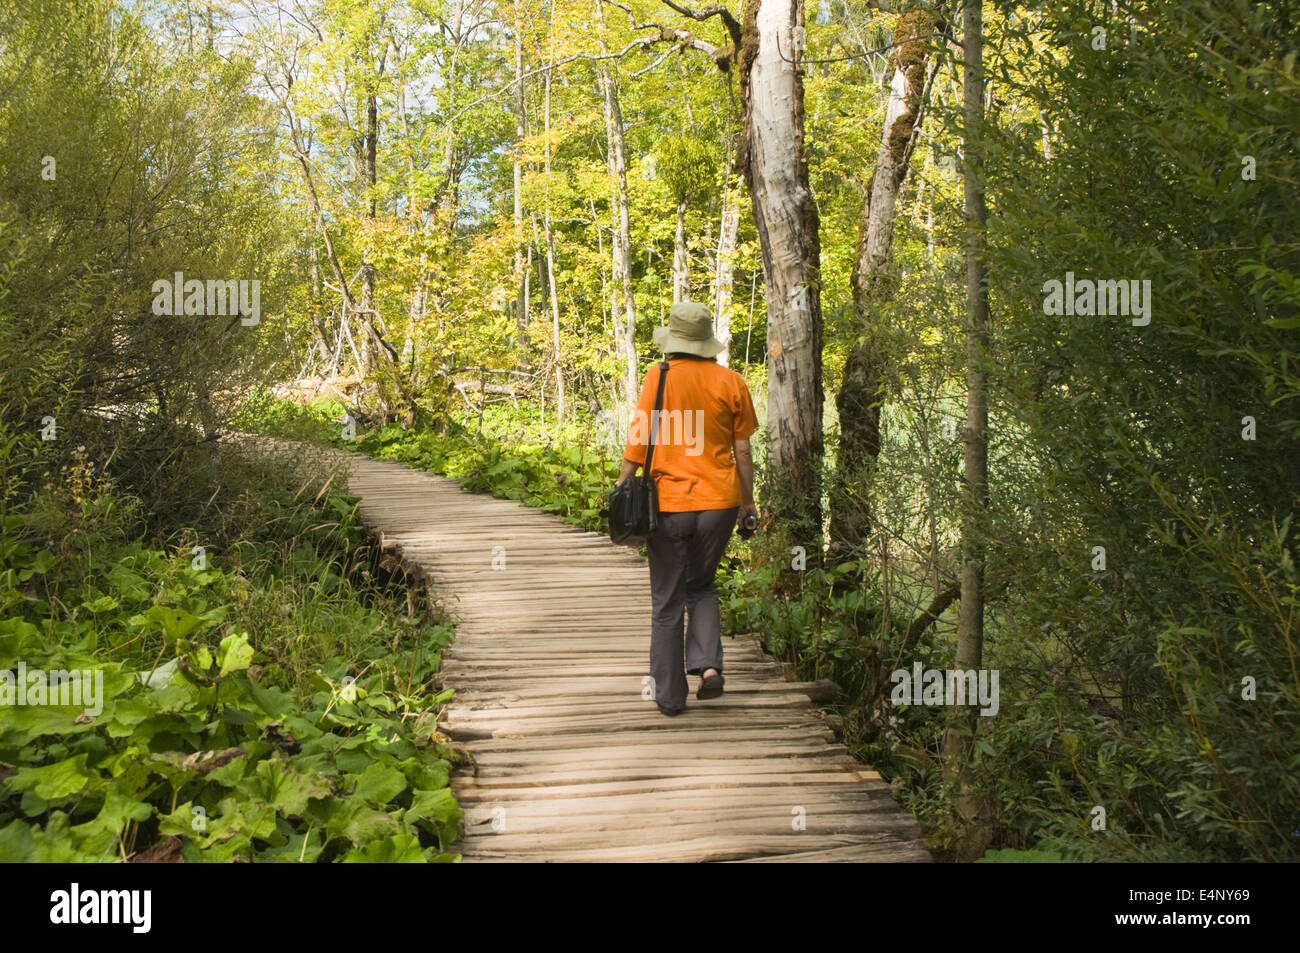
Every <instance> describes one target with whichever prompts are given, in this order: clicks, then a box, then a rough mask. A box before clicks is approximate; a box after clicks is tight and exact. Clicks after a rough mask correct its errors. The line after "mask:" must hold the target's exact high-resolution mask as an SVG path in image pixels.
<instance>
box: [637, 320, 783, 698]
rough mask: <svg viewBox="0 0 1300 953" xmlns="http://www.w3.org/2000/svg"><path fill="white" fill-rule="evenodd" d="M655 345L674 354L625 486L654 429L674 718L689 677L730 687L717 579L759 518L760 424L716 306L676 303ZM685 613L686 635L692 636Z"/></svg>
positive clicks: (664, 678) (656, 599) (665, 690)
mask: <svg viewBox="0 0 1300 953" xmlns="http://www.w3.org/2000/svg"><path fill="white" fill-rule="evenodd" d="M654 341H655V344H656V345H658V346H659V347H660V348H661V349H662V350H663V351H664V353H665V355H666V357H667V360H668V372H667V374H668V376H667V379H666V381H665V385H664V398H663V410H662V413H661V414H659V415H658V418H657V419H652V415H653V411H654V405H655V395H656V393H657V392H658V388H659V374H660V370H659V364H657V363H656V364H652V365H651V366H650V370H649V371H648V372H647V373H646V377H645V382H644V383H643V384H642V387H641V399H640V400H639V401H638V402H637V408H636V412H635V414H634V415H633V420H632V428H631V433H630V434H629V436H628V440H627V445H626V446H625V448H624V451H623V467H622V470H621V471H620V473H619V477H618V482H619V483H622V482H623V481H624V480H626V479H627V478H628V477H630V476H632V475H633V474H634V473H636V471H637V470H638V469H639V468H640V467H641V466H642V464H644V463H645V458H646V447H647V445H648V440H647V438H648V436H649V434H650V433H651V430H652V428H656V427H657V429H656V430H655V431H654V447H655V449H654V458H653V462H652V463H651V465H650V474H649V475H650V478H651V479H653V480H654V481H655V487H656V490H657V493H658V499H659V514H658V522H657V526H656V529H655V531H654V532H653V533H652V534H651V535H650V538H649V539H648V540H647V541H646V548H647V550H648V551H649V554H650V588H651V604H652V616H651V630H650V677H651V679H652V680H653V681H652V685H653V687H654V692H655V701H656V702H657V703H658V705H659V710H660V711H661V712H663V713H664V714H665V715H676V714H679V713H680V712H681V711H682V709H683V708H685V707H686V693H687V683H686V676H687V674H690V675H699V676H700V686H699V690H698V691H697V692H696V695H695V697H696V698H699V699H708V698H717V697H718V696H719V695H721V694H722V691H723V682H724V679H723V676H722V618H721V613H720V610H719V606H718V591H717V588H716V587H715V585H714V577H715V576H716V574H717V571H718V563H719V562H720V561H721V559H722V553H723V551H724V550H725V549H726V548H727V541H728V540H729V539H730V538H731V531H732V529H734V528H735V526H736V521H737V519H738V518H739V519H742V520H743V519H744V518H745V517H746V516H749V515H753V516H755V517H757V516H758V509H757V507H755V506H754V460H753V457H752V456H751V454H750V448H749V438H750V435H752V434H753V433H754V431H755V430H757V429H758V418H757V417H756V416H755V414H754V403H753V400H752V399H751V398H750V395H749V387H748V385H747V384H746V383H745V379H744V378H743V377H741V376H740V375H739V374H737V373H736V372H735V371H732V370H729V369H728V368H725V367H723V366H722V365H720V364H719V363H718V362H717V360H716V358H717V355H718V354H719V353H720V352H721V351H722V350H723V349H724V348H725V345H724V344H723V343H722V342H721V341H719V340H718V339H717V338H715V337H714V336H713V317H712V315H711V314H710V313H709V309H708V308H707V307H705V306H704V305H702V304H699V303H697V302H694V301H682V302H679V303H678V304H675V305H673V308H672V310H671V311H670V312H669V313H668V325H667V327H662V328H656V329H655V332H654ZM683 616H685V617H686V619H687V620H688V621H687V622H686V623H685V637H684V642H683Z"/></svg>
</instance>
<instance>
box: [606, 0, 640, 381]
mask: <svg viewBox="0 0 1300 953" xmlns="http://www.w3.org/2000/svg"><path fill="white" fill-rule="evenodd" d="M595 7H596V22H597V28H598V32H599V33H600V35H601V36H602V37H603V36H604V15H603V13H602V10H601V8H602V3H601V0H595ZM600 51H601V53H606V52H608V49H607V48H606V45H605V41H604V39H601V41H600ZM596 78H597V81H598V82H599V83H600V92H601V102H602V104H603V106H604V112H605V138H606V142H607V147H608V148H607V154H608V157H609V176H610V189H611V209H612V211H613V214H614V230H613V241H612V242H611V243H610V244H611V245H612V249H613V250H612V256H613V261H612V265H613V267H612V269H611V272H612V274H611V281H610V286H611V301H610V320H611V323H612V324H613V325H614V347H615V350H617V351H618V352H619V356H620V357H621V359H622V361H623V365H624V379H623V401H624V403H625V405H626V406H628V407H631V406H632V405H634V404H635V403H636V401H637V398H638V397H640V395H641V388H640V383H641V382H640V380H639V379H638V378H639V375H638V373H637V372H638V370H639V368H638V366H637V358H636V299H635V298H634V297H633V294H632V237H631V228H630V227H629V224H628V197H627V160H626V158H625V155H624V142H623V111H622V109H621V108H620V106H619V102H618V81H617V79H616V78H615V76H614V73H613V69H612V68H611V67H610V66H608V65H606V62H605V61H603V60H602V61H600V63H599V65H598V66H597V69H596Z"/></svg>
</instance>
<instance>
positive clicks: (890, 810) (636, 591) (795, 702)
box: [349, 455, 931, 862]
mask: <svg viewBox="0 0 1300 953" xmlns="http://www.w3.org/2000/svg"><path fill="white" fill-rule="evenodd" d="M350 463H351V474H350V478H349V489H350V491H351V492H352V493H354V494H356V495H357V496H359V497H360V498H361V504H360V510H361V514H362V517H363V519H364V520H365V522H366V524H367V525H368V526H369V527H371V529H372V530H374V531H375V532H377V533H379V534H380V535H381V537H382V540H383V545H384V546H385V547H386V548H390V549H393V550H395V551H396V552H397V553H398V554H399V555H400V556H401V558H402V559H403V560H404V561H405V563H406V565H407V566H408V568H409V569H412V570H414V571H415V572H416V574H417V575H419V576H420V577H421V578H423V579H425V580H427V582H428V583H429V584H430V585H431V586H432V587H433V588H434V591H435V593H436V594H437V595H438V596H439V597H440V598H441V599H442V600H443V603H444V605H446V606H447V608H448V609H449V610H450V611H451V613H452V615H453V618H454V619H455V620H456V640H455V643H454V645H453V646H452V647H451V649H450V650H449V651H447V652H446V654H445V656H444V666H443V673H444V682H445V684H446V685H447V686H448V687H452V688H455V689H456V696H455V698H454V699H453V700H452V702H451V704H450V706H449V708H448V711H447V712H446V716H445V724H444V726H443V730H444V731H446V732H447V733H448V734H449V735H451V737H452V738H453V739H454V740H455V741H456V743H457V744H458V745H460V746H461V747H463V748H464V749H465V750H467V751H468V752H469V753H470V754H471V755H472V756H473V759H474V761H475V765H474V766H473V767H472V768H468V767H467V768H459V769H457V770H456V772H455V773H454V774H453V776H452V782H451V785H452V790H453V791H454V793H455V795H456V797H457V799H458V800H459V801H460V804H461V806H462V807H463V809H464V811H465V827H466V835H465V838H464V840H463V841H461V842H460V844H459V845H458V846H457V847H455V848H454V849H456V850H459V851H460V852H461V854H462V856H463V858H464V860H465V861H669V860H676V861H683V860H692V861H703V860H709V861H741V860H765V861H771V860H789V861H810V862H824V861H928V860H930V859H931V857H930V854H929V852H928V851H927V850H926V849H925V847H924V846H923V844H922V842H921V832H920V829H919V827H918V826H917V824H916V821H915V820H914V819H913V818H912V817H911V815H909V814H908V813H906V812H905V811H903V810H902V809H901V808H900V807H899V806H898V805H897V804H896V803H895V802H894V800H893V798H892V797H891V795H890V792H889V788H888V786H887V785H886V784H885V783H884V782H883V781H882V780H881V779H880V777H879V775H877V774H876V773H875V772H873V771H870V770H868V769H866V768H865V767H863V766H862V765H861V764H858V763H857V762H855V761H854V760H853V759H852V758H851V757H849V755H848V753H847V751H846V749H845V748H844V747H843V746H842V745H838V744H835V743H834V735H833V733H832V732H831V730H830V728H829V727H828V726H827V724H826V722H825V721H824V720H823V718H822V717H821V716H820V714H819V713H818V712H817V711H816V710H815V709H814V708H813V707H812V704H811V702H810V696H812V697H817V698H824V697H825V692H826V686H825V685H824V684H823V683H796V682H789V681H786V680H785V677H784V676H785V672H784V669H783V667H782V666H781V665H780V664H778V663H776V662H774V661H772V660H771V659H770V658H768V657H767V656H766V655H765V654H764V653H763V651H762V649H761V647H760V646H759V645H758V644H757V642H756V640H754V639H752V638H737V639H734V640H733V639H724V642H723V650H724V671H725V674H726V676H727V682H726V693H725V694H724V695H723V696H722V697H721V698H717V699H712V700H709V701H704V702H701V701H698V700H697V699H696V698H695V696H694V689H695V688H696V687H697V682H698V680H697V679H696V678H694V677H691V679H690V688H691V692H692V694H691V695H690V697H689V699H688V701H687V708H686V710H685V712H683V713H682V714H681V715H678V716H677V717H675V718H668V717H665V716H664V715H661V714H660V713H659V711H658V708H657V707H656V706H655V703H654V701H653V699H651V698H645V697H643V686H642V682H643V679H644V678H645V677H646V674H647V672H648V669H649V641H650V640H649V616H650V587H649V572H648V570H647V567H646V565H645V563H644V562H643V561H642V560H641V559H640V557H638V556H637V555H636V554H635V553H634V552H633V551H632V550H629V549H625V548H620V547H617V546H614V545H613V544H612V543H610V542H609V540H608V539H607V538H606V537H604V536H601V535H599V534H595V533H588V532H583V531H582V530H580V529H577V528H575V527H573V526H570V525H568V524H566V523H564V522H563V521H562V520H561V519H559V518H558V517H555V516H551V515H549V514H546V513H542V512H540V511H538V510H535V509H530V508H528V507H525V506H523V505H521V504H518V503H515V502H512V501H509V500H498V499H494V498H492V497H488V496H483V495H475V494H471V493H467V492H465V491H464V490H462V489H460V488H459V487H458V485H457V484H456V482H455V481H453V480H449V479H446V478H443V477H439V476H436V475H433V474H429V473H424V472H420V471H417V470H412V469H410V468H408V467H406V466H405V465H402V464H398V463H393V462H387V461H378V460H373V459H370V458H367V457H363V456H360V455H353V456H352V458H351V461H350ZM494 559H495V560H496V562H495V565H496V566H497V567H499V568H494ZM800 820H802V826H803V829H802V830H800V829H797V828H798V827H799V826H800V825H799V823H798V822H799V821H800Z"/></svg>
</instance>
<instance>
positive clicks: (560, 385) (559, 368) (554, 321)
mask: <svg viewBox="0 0 1300 953" xmlns="http://www.w3.org/2000/svg"><path fill="white" fill-rule="evenodd" d="M544 123H545V136H544V137H543V138H544V139H545V141H546V158H545V169H544V172H545V174H546V204H545V206H544V208H543V218H542V223H543V226H544V228H545V231H546V284H547V288H548V290H549V291H550V295H549V297H550V299H551V334H552V337H553V344H552V346H553V347H554V349H555V427H556V433H557V434H558V433H559V429H560V428H561V427H562V426H564V352H563V349H562V348H561V347H560V301H559V298H558V297H557V296H556V293H555V237H554V233H553V232H552V231H551V70H550V69H547V71H546V105H545V116H544Z"/></svg>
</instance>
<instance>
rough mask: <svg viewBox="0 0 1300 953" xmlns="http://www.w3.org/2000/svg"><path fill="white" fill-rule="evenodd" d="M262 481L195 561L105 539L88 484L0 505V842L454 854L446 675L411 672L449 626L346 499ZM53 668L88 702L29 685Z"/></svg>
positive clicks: (127, 856)
mask: <svg viewBox="0 0 1300 953" xmlns="http://www.w3.org/2000/svg"><path fill="white" fill-rule="evenodd" d="M268 495H273V494H271V491H260V495H257V497H256V499H254V500H250V507H251V508H252V509H255V510H256V511H257V513H258V516H257V520H256V525H257V526H258V527H259V530H258V532H257V533H256V534H250V535H246V536H244V537H243V538H240V539H239V540H237V541H235V542H232V543H231V544H230V545H229V546H228V547H226V548H225V549H224V551H222V552H220V553H213V554H208V555H205V557H204V558H202V559H200V558H199V557H195V556H192V555H191V548H190V547H188V546H186V547H184V548H181V549H180V551H179V552H178V553H177V552H167V551H166V550H164V549H162V548H156V547H154V546H150V545H146V544H145V543H144V542H142V541H140V540H136V541H126V540H124V538H123V537H122V536H121V535H120V533H119V532H118V530H119V529H120V527H119V526H115V525H114V524H115V520H118V519H121V516H120V515H115V514H122V513H124V512H125V511H127V510H129V507H124V506H123V505H122V500H121V499H120V498H119V497H118V496H117V495H115V492H114V490H113V489H112V487H111V486H108V485H107V484H103V483H101V484H99V485H94V484H93V481H92V482H91V483H90V484H88V483H87V481H86V480H84V479H83V480H81V482H80V484H78V485H77V486H75V487H71V488H70V487H69V483H68V480H67V479H66V478H64V479H60V480H55V481H52V482H51V484H49V485H47V487H46V488H45V490H44V491H43V492H42V494H40V495H39V496H38V497H37V498H36V499H35V500H34V501H33V503H32V505H31V506H29V507H25V508H23V509H21V510H18V511H11V512H9V513H8V514H7V515H6V516H5V517H4V540H3V543H2V544H0V678H2V679H3V682H2V683H0V690H3V688H4V686H5V685H8V686H9V687H10V688H11V689H15V690H16V689H17V680H18V677H19V676H20V675H21V676H22V677H23V678H24V679H25V680H26V682H25V684H24V686H23V688H24V696H25V697H22V698H20V697H19V696H18V695H17V693H16V691H15V692H13V693H11V695H10V696H9V697H8V698H7V699H6V698H5V696H3V695H0V700H6V701H8V702H9V703H8V704H0V860H4V861H16V860H28V861H42V862H68V861H108V860H128V861H130V860H146V859H148V860H185V861H190V862H227V861H257V862H277V861H282V862H319V861H343V862H364V861H405V862H423V861H454V860H456V859H458V855H456V854H455V853H453V852H451V851H450V849H449V847H450V845H451V844H453V843H454V842H455V841H456V840H457V839H458V838H459V837H460V835H461V831H462V827H461V823H462V814H461V811H460V809H459V807H458V806H457V804H456V801H455V799H454V797H453V796H452V793H451V791H450V789H449V787H448V774H449V770H450V768H451V765H452V762H453V761H454V760H455V759H456V758H457V757H458V756H457V754H456V753H455V752H454V751H453V750H451V749H450V748H447V747H445V746H444V745H443V744H442V742H443V741H444V740H445V739H444V738H443V737H442V736H440V735H439V734H437V732H436V716H437V711H438V709H439V707H440V706H441V705H443V704H445V703H446V702H447V700H448V699H449V698H450V696H451V694H452V693H451V691H450V690H446V691H438V690H436V689H435V688H434V687H432V685H431V681H432V676H433V675H434V673H435V672H436V671H437V669H438V667H439V665H440V661H441V656H440V652H441V650H442V649H443V648H444V647H445V646H446V645H447V644H448V643H449V642H450V640H451V637H452V630H451V627H450V626H449V625H448V624H446V623H443V622H439V621H437V620H436V619H431V618H430V615H429V613H428V612H427V611H419V610H420V607H419V606H416V605H414V604H413V603H412V601H411V592H412V591H413V590H411V589H410V588H408V587H407V586H406V585H405V580H403V579H401V578H400V576H394V575H392V573H391V567H389V568H386V567H385V566H384V565H383V564H382V561H381V560H380V559H379V558H378V556H377V554H375V553H374V551H373V548H371V549H368V547H367V544H366V542H365V540H364V538H363V536H364V534H363V532H362V530H361V528H360V525H359V523H358V522H357V519H356V513H355V507H354V503H355V501H354V500H352V499H350V498H348V497H345V496H342V495H340V494H338V493H337V492H329V491H325V492H322V493H321V494H320V495H319V496H317V497H316V498H315V499H312V497H311V496H310V495H308V496H307V497H306V502H302V501H301V500H299V501H297V502H295V501H294V500H292V499H289V498H286V499H268V498H267V497H268ZM268 511H274V512H275V513H276V514H278V515H275V516H268ZM368 551H369V552H370V553H371V555H372V556H375V557H376V558H375V559H373V560H372V561H371V563H370V564H369V565H368V566H367V565H365V559H364V556H363V557H362V558H361V561H360V562H358V555H357V554H358V553H361V554H365V553H366V552H368ZM214 563H215V564H214ZM222 563H225V564H226V565H220V564H222ZM403 603H404V605H403ZM59 672H68V673H74V674H76V673H82V672H85V673H89V674H88V675H87V676H86V680H85V682H84V683H83V684H85V685H86V686H87V687H89V686H92V685H94V684H95V683H96V682H98V683H99V685H100V686H101V691H100V692H96V693H93V694H94V696H95V697H94V698H93V702H94V703H93V704H89V705H88V704H87V701H88V698H87V696H83V697H81V698H80V699H76V701H79V702H80V703H79V704H62V705H61V704H49V703H48V702H50V701H72V700H73V699H70V698H68V697H66V696H65V697H63V698H54V697H52V696H48V697H46V698H41V699H37V698H35V696H34V694H32V695H28V694H27V693H26V689H28V688H34V687H35V685H36V684H37V682H38V681H39V680H40V677H42V676H43V677H44V678H45V679H46V680H47V681H48V680H49V678H50V676H51V675H53V673H59ZM55 677H56V678H57V676H55ZM32 701H40V702H42V703H39V704H32V703H31V702H32ZM19 702H24V703H19Z"/></svg>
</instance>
